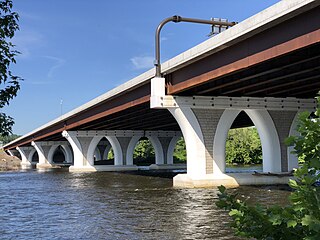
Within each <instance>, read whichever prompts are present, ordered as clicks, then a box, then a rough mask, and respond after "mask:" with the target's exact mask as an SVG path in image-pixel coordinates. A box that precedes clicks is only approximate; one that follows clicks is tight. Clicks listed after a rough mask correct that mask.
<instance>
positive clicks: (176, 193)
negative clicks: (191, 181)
mask: <svg viewBox="0 0 320 240" xmlns="http://www.w3.org/2000/svg"><path fill="white" fill-rule="evenodd" d="M233 191H238V192H239V193H240V194H241V195H244V196H245V197H247V196H249V197H250V198H251V200H252V201H253V202H262V203H264V204H270V203H273V202H275V201H276V202H279V203H284V201H285V200H284V199H286V196H287V195H288V192H286V191H283V190H275V189H272V190H270V188H267V187H265V188H255V187H241V188H239V189H236V190H233ZM0 196H1V200H0V201H1V202H0V204H1V213H0V236H1V239H237V238H235V237H233V235H232V233H231V232H230V230H229V229H228V226H227V223H228V216H227V214H226V213H225V212H223V211H222V210H220V209H217V207H216V206H215V201H216V200H217V190H215V189H175V188H172V180H171V179H168V178H159V177H151V176H139V175H129V174H123V173H101V172H100V173H68V172H61V171H52V172H42V173H40V172H37V171H27V172H8V173H1V174H0Z"/></svg>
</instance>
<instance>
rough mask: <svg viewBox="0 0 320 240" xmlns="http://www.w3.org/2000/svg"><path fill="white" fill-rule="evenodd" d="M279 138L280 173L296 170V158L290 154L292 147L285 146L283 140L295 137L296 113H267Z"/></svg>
mask: <svg viewBox="0 0 320 240" xmlns="http://www.w3.org/2000/svg"><path fill="white" fill-rule="evenodd" d="M268 112H269V114H270V116H271V118H272V120H273V122H274V124H275V127H276V130H277V132H278V136H279V142H280V149H281V171H282V172H287V171H291V170H292V169H293V168H298V166H299V165H298V158H297V157H296V156H295V155H294V154H291V153H290V152H291V151H292V150H293V148H292V147H288V146H287V145H286V144H285V139H286V138H287V137H289V136H290V135H293V136H296V135H297V134H298V133H297V132H296V121H297V118H298V117H297V116H298V111H271V110H269V111H268Z"/></svg>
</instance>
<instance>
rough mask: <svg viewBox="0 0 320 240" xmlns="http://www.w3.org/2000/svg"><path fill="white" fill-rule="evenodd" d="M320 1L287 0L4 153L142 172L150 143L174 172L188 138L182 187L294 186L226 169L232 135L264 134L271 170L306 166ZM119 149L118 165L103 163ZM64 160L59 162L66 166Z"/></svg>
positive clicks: (319, 86) (316, 85)
mask: <svg viewBox="0 0 320 240" xmlns="http://www.w3.org/2000/svg"><path fill="white" fill-rule="evenodd" d="M319 42H320V1H318V0H282V1H280V2H279V3H277V4H275V5H273V6H271V7H270V8H268V9H266V10H264V11H262V12H260V13H258V14H256V15H254V16H252V17H250V18H248V19H246V20H244V21H243V22H240V23H238V24H237V25H235V26H233V27H231V28H229V29H227V30H226V31H224V32H222V33H220V34H218V35H216V36H214V37H212V38H210V39H208V40H206V41H204V42H203V43H201V44H199V45H197V46H195V47H193V48H191V49H189V50H187V51H185V52H183V53H182V54H180V55H178V56H176V57H174V58H172V59H170V60H168V61H167V62H164V63H163V64H162V66H161V67H162V68H161V69H162V71H161V76H156V77H155V70H154V69H151V70H149V71H147V72H145V73H143V74H141V75H140V76H137V77H136V78H134V79H132V80H130V81H128V82H126V83H124V84H122V85H121V86H118V87H116V88H114V89H112V90H111V91H108V92H106V93H105V94H103V95H101V96H99V97H97V98H95V99H93V100H92V101H90V102H88V103H86V104H84V105H82V106H80V107H78V108H76V109H74V110H73V111H71V112H69V113H67V114H65V115H63V116H61V117H59V118H57V119H55V120H53V121H51V122H49V123H47V124H45V125H43V126H41V127H39V128H37V129H35V130H34V131H32V132H30V133H28V134H26V135H24V136H22V137H20V138H18V139H16V140H15V141H12V142H10V143H9V144H7V145H5V146H4V149H5V150H6V151H7V152H8V153H10V154H11V155H16V156H19V157H20V158H21V160H22V166H24V167H25V168H27V167H30V166H31V165H32V164H35V163H36V166H37V168H48V167H54V166H55V162H63V163H66V164H67V165H68V164H69V165H71V166H70V167H69V171H127V170H137V169H138V167H137V166H136V165H134V162H133V150H134V147H135V145H136V143H137V142H138V141H139V139H140V138H141V137H146V138H148V139H149V140H150V141H151V143H152V145H153V147H154V149H155V156H156V157H155V158H156V160H155V164H153V165H151V166H150V168H153V169H174V168H177V167H180V166H177V165H175V164H174V163H173V151H174V147H175V144H176V142H177V140H178V139H179V138H180V137H181V136H183V137H184V139H185V142H186V150H187V173H186V174H179V175H177V176H176V177H175V178H174V186H180V187H206V186H217V185H220V184H225V185H229V186H238V185H241V184H265V183H285V182H286V181H287V179H286V178H277V177H273V178H272V177H255V176H252V175H251V174H231V173H226V170H225V143H226V138H227V133H228V130H229V129H230V128H236V127H244V126H252V125H254V126H256V128H257V130H258V132H259V135H260V139H261V144H262V154H263V172H270V173H283V172H288V171H291V170H292V169H293V168H296V167H298V160H297V158H296V157H295V156H294V155H292V154H291V150H292V149H291V148H290V147H287V146H286V145H285V144H284V140H285V138H286V137H288V136H289V135H295V134H297V133H296V131H295V127H296V122H297V121H296V120H297V115H298V113H299V112H301V111H305V110H308V111H310V112H312V111H314V110H315V108H316V101H315V97H316V96H317V93H318V92H319V90H320V81H319V76H320V75H319V73H320V44H319ZM111 147H112V149H113V151H114V162H113V163H112V165H97V164H96V163H97V160H102V159H106V154H107V153H108V151H109V149H110V148H111ZM59 159H60V160H61V159H62V160H61V161H60V160H59Z"/></svg>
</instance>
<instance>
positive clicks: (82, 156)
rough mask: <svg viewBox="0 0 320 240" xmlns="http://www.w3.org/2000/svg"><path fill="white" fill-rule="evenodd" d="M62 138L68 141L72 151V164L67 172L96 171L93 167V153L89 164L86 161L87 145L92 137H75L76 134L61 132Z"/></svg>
mask: <svg viewBox="0 0 320 240" xmlns="http://www.w3.org/2000/svg"><path fill="white" fill-rule="evenodd" d="M62 136H63V137H65V138H66V139H67V140H68V142H69V143H70V145H71V148H72V151H73V157H74V164H73V166H70V168H69V171H72V172H73V171H74V172H78V171H96V170H95V168H94V167H93V152H92V160H91V163H89V161H88V160H87V153H88V149H89V145H90V143H91V141H92V140H93V137H77V133H76V132H73V131H63V133H62ZM99 141H100V140H99ZM99 141H98V142H99ZM98 142H97V143H98Z"/></svg>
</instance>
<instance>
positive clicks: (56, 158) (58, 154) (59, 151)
mask: <svg viewBox="0 0 320 240" xmlns="http://www.w3.org/2000/svg"><path fill="white" fill-rule="evenodd" d="M52 162H53V163H56V164H59V163H64V162H66V153H65V150H64V149H63V148H62V146H58V147H57V148H56V149H55V151H54V153H53V156H52Z"/></svg>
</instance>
